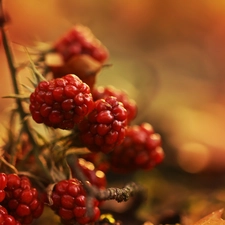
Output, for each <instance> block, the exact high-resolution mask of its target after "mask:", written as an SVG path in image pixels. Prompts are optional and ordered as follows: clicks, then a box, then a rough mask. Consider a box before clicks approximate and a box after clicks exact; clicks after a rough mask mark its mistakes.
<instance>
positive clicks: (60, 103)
mask: <svg viewBox="0 0 225 225" xmlns="http://www.w3.org/2000/svg"><path fill="white" fill-rule="evenodd" d="M93 106H94V102H93V99H92V95H91V93H90V88H89V87H88V86H87V85H86V84H85V83H83V82H82V81H81V80H80V79H79V78H78V77H77V76H76V75H73V74H68V75H66V76H64V77H62V78H57V79H53V80H51V81H42V82H40V83H39V84H38V86H37V87H36V89H35V91H34V92H33V93H32V94H31V95H30V112H31V115H32V117H33V119H34V120H35V121H36V122H37V123H44V124H45V125H47V126H50V127H53V128H60V129H65V130H70V129H73V127H74V126H75V124H76V123H79V122H80V121H81V120H82V119H83V118H84V117H85V116H86V115H87V114H88V113H89V112H90V111H91V110H92V109H93Z"/></svg>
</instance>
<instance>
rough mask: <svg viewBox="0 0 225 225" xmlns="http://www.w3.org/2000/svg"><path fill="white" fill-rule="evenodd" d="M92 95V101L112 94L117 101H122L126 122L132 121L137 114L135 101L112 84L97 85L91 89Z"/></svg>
mask: <svg viewBox="0 0 225 225" xmlns="http://www.w3.org/2000/svg"><path fill="white" fill-rule="evenodd" d="M92 96H93V99H94V101H96V100H98V99H102V98H103V99H105V98H106V97H108V96H114V97H116V98H117V100H118V101H120V102H122V103H123V106H124V108H125V109H126V110H127V122H128V123H129V122H130V121H132V120H133V119H134V118H135V117H136V115H137V105H136V102H135V101H134V100H132V99H130V98H129V97H128V95H127V94H126V93H125V92H124V91H122V90H119V89H116V88H115V87H113V86H107V87H102V86H100V87H97V88H95V89H93V90H92Z"/></svg>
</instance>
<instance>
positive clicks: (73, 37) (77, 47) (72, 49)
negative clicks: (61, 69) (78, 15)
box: [53, 25, 108, 62]
mask: <svg viewBox="0 0 225 225" xmlns="http://www.w3.org/2000/svg"><path fill="white" fill-rule="evenodd" d="M53 50H54V51H56V52H58V53H60V54H61V55H62V57H63V59H64V61H68V60H69V59H71V58H72V57H73V56H77V55H81V54H87V55H90V56H91V57H92V58H94V59H95V60H97V61H100V62H104V61H105V60H106V59H107V58H108V51H107V49H106V48H105V47H104V46H103V45H102V43H101V42H100V41H99V40H98V39H97V38H96V37H95V36H94V35H93V33H92V32H91V30H90V29H89V28H88V27H85V26H82V25H76V26H74V27H73V28H72V29H70V30H69V31H68V32H67V33H66V34H65V35H64V36H62V37H61V38H60V39H59V40H57V41H56V42H55V44H54V45H53Z"/></svg>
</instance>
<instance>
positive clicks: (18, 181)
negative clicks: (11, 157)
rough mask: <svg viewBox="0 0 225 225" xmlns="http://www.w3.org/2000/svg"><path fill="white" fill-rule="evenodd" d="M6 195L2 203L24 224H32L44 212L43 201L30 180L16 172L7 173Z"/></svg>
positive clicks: (9, 212)
mask: <svg viewBox="0 0 225 225" xmlns="http://www.w3.org/2000/svg"><path fill="white" fill-rule="evenodd" d="M4 191H5V193H6V196H5V199H4V200H3V201H2V202H1V205H2V206H4V207H5V208H6V209H7V210H8V214H9V215H12V216H13V217H14V218H15V219H16V220H18V221H20V222H21V223H22V224H31V223H32V221H33V220H34V219H35V218H38V217H40V216H41V214H42V212H43V208H44V205H43V202H42V201H40V200H39V197H38V192H37V190H36V189H35V188H33V187H32V186H31V183H30V180H29V179H28V178H27V177H25V176H22V177H19V176H18V175H16V174H8V175H7V185H6V187H5V189H4Z"/></svg>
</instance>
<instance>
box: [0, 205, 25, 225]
mask: <svg viewBox="0 0 225 225" xmlns="http://www.w3.org/2000/svg"><path fill="white" fill-rule="evenodd" d="M0 224H2V225H3V224H4V225H21V223H20V222H19V221H17V220H15V218H14V217H13V216H11V215H9V214H8V212H7V209H6V208H5V207H3V206H1V205H0Z"/></svg>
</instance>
